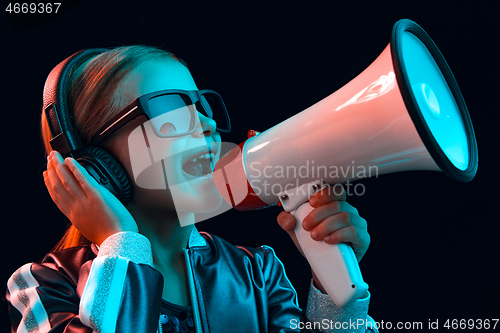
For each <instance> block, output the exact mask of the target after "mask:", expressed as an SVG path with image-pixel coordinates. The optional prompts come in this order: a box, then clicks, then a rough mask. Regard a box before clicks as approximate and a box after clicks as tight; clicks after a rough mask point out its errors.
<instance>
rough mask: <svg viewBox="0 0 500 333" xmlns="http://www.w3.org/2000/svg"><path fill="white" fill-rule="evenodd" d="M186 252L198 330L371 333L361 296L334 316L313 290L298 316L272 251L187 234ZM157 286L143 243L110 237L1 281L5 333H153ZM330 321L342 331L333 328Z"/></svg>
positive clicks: (145, 242)
mask: <svg viewBox="0 0 500 333" xmlns="http://www.w3.org/2000/svg"><path fill="white" fill-rule="evenodd" d="M184 254H185V259H186V267H188V268H190V269H188V277H189V291H190V296H191V304H192V307H193V314H194V320H195V327H196V331H197V332H204V333H208V332H217V333H222V332H249V333H250V332H251V333H256V332H298V331H302V332H317V331H318V330H315V329H313V327H316V328H320V327H321V328H322V329H325V331H332V332H333V331H335V332H364V331H365V330H366V331H371V330H369V329H366V325H365V326H363V325H361V326H360V325H359V323H360V320H361V321H363V320H364V321H365V323H368V322H369V321H370V320H371V318H370V317H369V316H368V315H367V309H368V303H369V296H368V297H367V298H365V299H362V300H358V301H357V302H356V303H354V304H353V305H352V306H350V307H349V308H348V309H347V308H346V309H338V308H336V307H335V305H334V304H333V302H331V300H330V299H329V297H328V296H327V295H320V294H319V293H318V291H317V290H316V289H315V288H314V287H312V289H311V292H310V295H309V300H308V308H307V310H306V311H302V310H301V309H300V308H299V306H298V304H297V295H296V293H295V290H294V289H293V287H292V285H291V284H290V282H289V281H288V279H287V277H286V274H285V271H284V268H283V265H282V264H281V262H280V261H279V259H278V258H277V257H276V256H275V254H274V251H273V250H272V249H271V248H270V247H267V246H263V247H260V248H258V249H254V248H248V247H240V246H233V245H231V244H229V243H227V242H226V241H224V240H222V239H220V238H218V237H216V236H213V235H210V234H208V233H203V234H200V233H198V231H197V230H196V228H193V232H192V233H191V236H190V240H189V243H188V246H187V248H186V249H185V250H184ZM162 288H163V277H162V275H161V273H159V272H158V271H157V270H155V269H154V268H153V262H152V254H151V247H150V243H149V241H148V240H147V238H146V237H144V236H142V235H140V234H136V233H119V234H115V235H113V236H110V237H109V238H108V239H106V240H105V241H104V242H103V243H102V244H101V247H100V248H97V246H95V245H94V244H92V245H87V246H79V247H74V248H70V249H65V250H61V251H57V252H52V253H49V254H48V255H47V256H46V257H45V258H44V259H43V260H42V261H41V262H40V263H30V264H26V265H24V266H22V267H21V268H20V269H18V270H17V271H16V272H15V273H14V274H13V275H12V277H11V278H10V279H9V281H8V290H7V299H8V301H9V302H10V317H11V323H12V332H16V330H17V332H26V331H27V332H33V331H36V332H63V331H64V332H92V331H94V332H111V333H113V332H120V333H121V332H124V333H125V332H131V333H132V332H133V333H138V332H151V333H153V332H156V331H157V329H158V323H159V316H160V307H161V295H162ZM347 322H350V326H349V324H347ZM353 322H357V326H353V324H352V323H353ZM327 323H329V324H328V325H327ZM333 323H342V324H344V325H343V328H342V325H337V326H336V328H340V329H339V330H336V329H331V328H334V325H332V324H333ZM371 323H373V322H371ZM314 325H316V326H314ZM354 328H355V329H354ZM373 331H374V332H375V331H376V330H373Z"/></svg>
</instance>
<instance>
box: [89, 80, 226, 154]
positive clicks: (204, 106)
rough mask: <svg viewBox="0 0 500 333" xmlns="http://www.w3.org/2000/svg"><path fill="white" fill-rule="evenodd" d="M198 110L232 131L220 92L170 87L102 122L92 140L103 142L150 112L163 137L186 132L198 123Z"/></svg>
mask: <svg viewBox="0 0 500 333" xmlns="http://www.w3.org/2000/svg"><path fill="white" fill-rule="evenodd" d="M197 111H198V112H200V113H201V114H203V115H204V116H206V117H208V118H210V119H213V120H214V121H215V122H216V124H217V131H219V132H226V133H227V132H230V131H231V122H230V121H229V114H228V112H227V109H226V106H225V105H224V102H223V101H222V97H221V96H220V95H219V94H218V93H217V92H215V91H213V90H179V89H168V90H161V91H156V92H152V93H149V94H146V95H143V96H141V97H139V98H137V99H136V100H135V101H133V102H132V103H130V104H129V105H128V106H127V107H125V108H124V109H123V110H122V111H120V112H118V113H117V114H116V115H115V116H114V117H113V118H112V119H111V120H109V121H108V122H107V123H106V124H105V125H104V126H102V127H101V128H100V129H99V130H98V131H97V133H96V134H95V135H94V136H93V137H92V140H91V142H92V144H93V145H95V144H97V143H99V142H100V141H102V140H103V139H105V138H106V137H107V136H109V135H111V134H112V133H114V132H115V131H117V130H118V129H119V128H121V127H122V126H124V125H125V124H126V123H128V122H130V121H132V120H133V119H135V118H137V117H138V116H140V115H146V117H147V118H148V119H149V120H150V121H151V123H152V124H153V129H154V131H155V134H156V135H157V136H159V137H164V138H165V137H176V136H181V135H186V134H189V133H192V132H193V131H194V129H195V127H196V117H197V114H196V112H197Z"/></svg>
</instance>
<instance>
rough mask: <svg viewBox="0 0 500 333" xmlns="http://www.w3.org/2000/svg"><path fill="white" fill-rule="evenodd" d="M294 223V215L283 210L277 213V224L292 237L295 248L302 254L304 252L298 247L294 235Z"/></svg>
mask: <svg viewBox="0 0 500 333" xmlns="http://www.w3.org/2000/svg"><path fill="white" fill-rule="evenodd" d="M295 223H296V220H295V217H294V216H293V215H292V214H290V213H289V212H285V211H283V212H281V213H280V214H279V215H278V224H279V225H280V227H281V228H282V229H283V230H285V231H286V232H287V233H288V235H289V236H290V238H291V239H292V241H293V243H294V244H295V246H296V247H297V249H298V250H299V251H300V253H301V254H302V256H304V253H303V252H302V248H301V247H300V244H299V241H298V239H297V236H296V235H295V231H294V229H295Z"/></svg>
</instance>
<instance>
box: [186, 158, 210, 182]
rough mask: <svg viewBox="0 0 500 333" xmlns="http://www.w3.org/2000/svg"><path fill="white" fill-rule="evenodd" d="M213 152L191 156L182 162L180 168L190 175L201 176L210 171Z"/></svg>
mask: <svg viewBox="0 0 500 333" xmlns="http://www.w3.org/2000/svg"><path fill="white" fill-rule="evenodd" d="M213 160H214V153H205V154H198V155H196V156H192V157H190V158H189V160H188V161H187V162H186V163H184V165H183V166H182V170H183V171H184V172H185V173H187V174H189V175H192V176H195V177H202V176H206V175H209V174H211V173H212V170H213Z"/></svg>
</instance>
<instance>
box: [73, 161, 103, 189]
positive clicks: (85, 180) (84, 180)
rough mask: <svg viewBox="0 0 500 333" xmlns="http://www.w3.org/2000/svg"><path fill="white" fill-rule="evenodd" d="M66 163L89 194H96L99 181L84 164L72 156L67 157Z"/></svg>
mask: <svg viewBox="0 0 500 333" xmlns="http://www.w3.org/2000/svg"><path fill="white" fill-rule="evenodd" d="M65 161H66V165H67V166H68V167H69V169H70V170H71V172H72V173H73V176H74V177H75V179H76V181H77V182H78V184H80V186H81V188H82V190H83V191H84V192H85V194H86V195H87V196H89V195H95V193H96V192H95V191H96V190H97V187H98V186H99V183H97V181H96V180H95V179H94V177H92V176H91V175H90V174H89V173H88V171H87V170H85V168H84V167H83V166H81V165H80V163H78V162H77V161H75V160H74V159H73V158H71V157H67V158H66V160H65Z"/></svg>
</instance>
